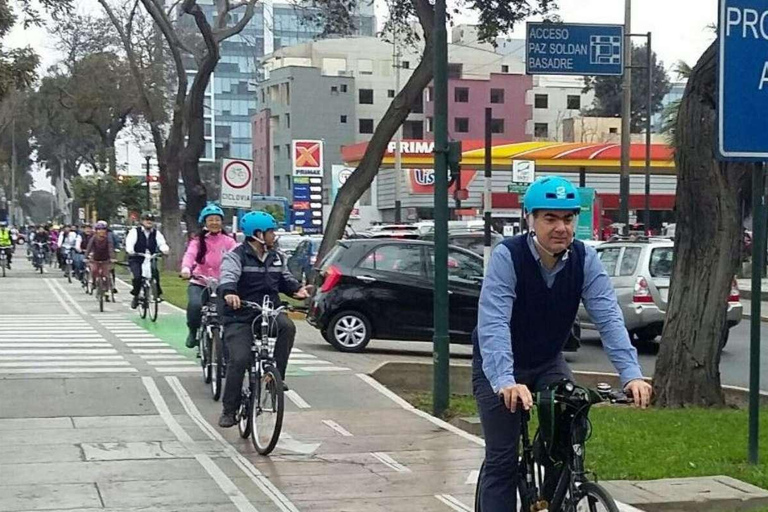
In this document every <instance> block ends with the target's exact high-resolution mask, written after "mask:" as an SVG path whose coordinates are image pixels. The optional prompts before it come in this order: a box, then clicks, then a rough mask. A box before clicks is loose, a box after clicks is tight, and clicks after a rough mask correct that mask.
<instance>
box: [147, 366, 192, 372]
mask: <svg viewBox="0 0 768 512" xmlns="http://www.w3.org/2000/svg"><path fill="white" fill-rule="evenodd" d="M155 370H157V371H158V372H160V373H197V372H199V371H200V370H199V369H198V368H189V367H187V366H169V367H159V366H155Z"/></svg>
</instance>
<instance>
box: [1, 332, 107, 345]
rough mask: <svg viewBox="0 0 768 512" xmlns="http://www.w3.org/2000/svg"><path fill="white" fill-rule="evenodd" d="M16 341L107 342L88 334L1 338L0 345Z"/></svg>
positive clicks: (101, 337)
mask: <svg viewBox="0 0 768 512" xmlns="http://www.w3.org/2000/svg"><path fill="white" fill-rule="evenodd" d="M16 341H23V342H33V341H43V342H46V343H51V342H54V341H61V342H63V343H75V342H78V341H87V342H90V343H94V342H98V341H102V342H103V341H106V340H105V339H104V337H103V336H99V335H91V334H86V335H83V336H68V337H63V336H13V337H7V338H0V343H13V342H16Z"/></svg>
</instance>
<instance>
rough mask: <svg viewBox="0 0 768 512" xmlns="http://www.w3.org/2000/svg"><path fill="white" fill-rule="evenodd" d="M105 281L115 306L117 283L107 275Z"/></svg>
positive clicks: (110, 298)
mask: <svg viewBox="0 0 768 512" xmlns="http://www.w3.org/2000/svg"><path fill="white" fill-rule="evenodd" d="M104 279H106V280H107V293H108V294H109V295H108V296H109V300H110V302H112V303H113V304H114V302H115V292H114V290H115V282H114V281H113V280H112V276H111V275H107V277H105V278H104Z"/></svg>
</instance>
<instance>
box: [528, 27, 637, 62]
mask: <svg viewBox="0 0 768 512" xmlns="http://www.w3.org/2000/svg"><path fill="white" fill-rule="evenodd" d="M525 72H526V73H527V74H529V75H622V74H623V73H624V26H623V25H584V24H576V23H528V24H527V26H526V37H525Z"/></svg>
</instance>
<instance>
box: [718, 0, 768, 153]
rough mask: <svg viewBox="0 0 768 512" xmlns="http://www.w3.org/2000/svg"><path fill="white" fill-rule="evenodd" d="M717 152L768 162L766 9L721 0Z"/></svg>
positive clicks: (744, 0)
mask: <svg viewBox="0 0 768 512" xmlns="http://www.w3.org/2000/svg"><path fill="white" fill-rule="evenodd" d="M719 19H720V26H719V34H720V52H719V59H720V60H719V69H718V74H719V77H718V80H719V88H718V91H719V92H718V94H719V101H718V123H717V124H718V130H717V133H718V144H717V146H718V153H719V158H721V159H723V160H753V161H755V160H757V161H766V160H768V116H766V115H765V113H766V112H768V5H766V2H765V0H721V1H720V18H719Z"/></svg>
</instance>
